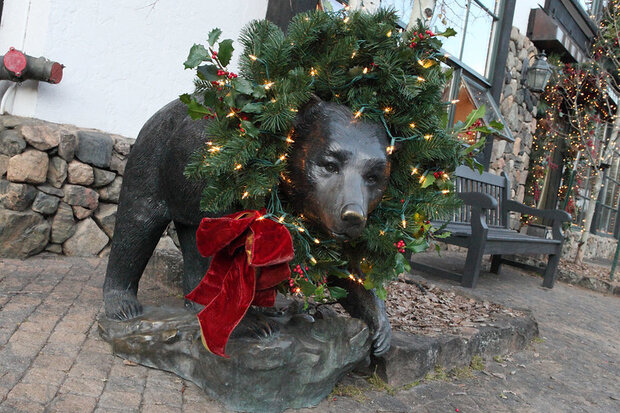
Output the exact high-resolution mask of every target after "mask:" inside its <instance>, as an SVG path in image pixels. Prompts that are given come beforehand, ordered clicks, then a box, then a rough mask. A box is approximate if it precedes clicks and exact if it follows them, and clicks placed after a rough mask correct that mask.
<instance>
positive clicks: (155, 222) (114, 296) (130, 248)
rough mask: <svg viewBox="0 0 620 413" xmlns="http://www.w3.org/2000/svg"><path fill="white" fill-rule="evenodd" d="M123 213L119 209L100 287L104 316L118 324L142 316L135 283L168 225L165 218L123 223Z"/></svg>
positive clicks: (138, 280) (151, 217) (125, 220)
mask: <svg viewBox="0 0 620 413" xmlns="http://www.w3.org/2000/svg"><path fill="white" fill-rule="evenodd" d="M123 212H127V211H121V210H120V209H119V215H118V217H117V223H116V231H115V233H114V239H113V241H112V250H111V251H110V258H109V261H108V268H107V271H106V277H105V282H104V284H103V301H104V307H105V314H106V316H107V317H108V318H111V319H117V320H128V319H131V318H135V317H137V316H139V315H140V314H142V305H141V304H140V302H139V301H138V283H139V282H140V278H141V277H142V273H143V271H144V268H145V267H146V264H147V263H148V262H149V259H150V258H151V255H152V254H153V250H154V249H155V247H156V246H157V243H158V242H159V238H160V237H161V234H162V233H163V232H164V230H165V229H166V226H167V225H168V222H169V220H168V219H166V218H163V217H153V216H150V217H148V218H147V219H135V218H134V219H129V217H125V218H127V219H123V218H124V217H123V215H122V213H123Z"/></svg>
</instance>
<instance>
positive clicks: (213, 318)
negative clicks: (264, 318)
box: [198, 253, 256, 358]
mask: <svg viewBox="0 0 620 413" xmlns="http://www.w3.org/2000/svg"><path fill="white" fill-rule="evenodd" d="M255 288H256V276H255V273H254V269H253V268H251V267H249V265H248V263H247V259H246V257H245V254H243V253H241V254H237V255H236V256H235V257H234V259H233V261H232V263H231V266H230V268H229V270H228V271H227V273H226V275H225V276H224V279H223V282H222V285H221V289H220V291H219V294H217V295H216V296H215V297H214V298H213V299H212V300H211V302H209V303H208V304H207V306H206V307H205V308H204V309H203V310H202V311H201V312H200V313H198V322H199V323H200V329H201V333H202V339H203V344H205V347H206V348H207V350H209V351H210V352H212V353H213V354H216V355H218V356H222V357H225V358H229V356H228V355H227V354H226V353H225V348H226V343H227V342H228V338H229V337H230V334H231V333H232V331H233V330H234V329H235V327H237V325H238V324H239V322H241V320H242V319H243V317H244V316H245V314H246V313H247V311H248V308H250V304H251V303H252V301H253V300H254V294H255Z"/></svg>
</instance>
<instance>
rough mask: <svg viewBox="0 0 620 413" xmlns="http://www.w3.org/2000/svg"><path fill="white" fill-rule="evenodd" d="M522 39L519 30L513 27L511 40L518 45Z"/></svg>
mask: <svg viewBox="0 0 620 413" xmlns="http://www.w3.org/2000/svg"><path fill="white" fill-rule="evenodd" d="M520 37H522V36H521V33H519V29H517V28H516V27H514V26H513V27H512V29H511V30H510V40H511V41H512V42H514V43H516V42H517V41H518V40H519V38H520Z"/></svg>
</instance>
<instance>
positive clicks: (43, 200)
mask: <svg viewBox="0 0 620 413" xmlns="http://www.w3.org/2000/svg"><path fill="white" fill-rule="evenodd" d="M59 203H60V198H57V197H55V196H52V195H48V194H46V193H45V192H41V191H39V193H38V194H37V197H36V198H35V199H34V202H33V204H32V210H33V211H35V212H39V213H41V214H43V215H52V214H53V213H54V212H56V210H57V209H58V204H59Z"/></svg>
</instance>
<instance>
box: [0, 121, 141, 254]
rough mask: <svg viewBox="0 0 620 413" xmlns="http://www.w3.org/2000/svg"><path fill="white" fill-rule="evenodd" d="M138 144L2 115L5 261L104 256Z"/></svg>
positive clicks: (0, 244)
mask: <svg viewBox="0 0 620 413" xmlns="http://www.w3.org/2000/svg"><path fill="white" fill-rule="evenodd" d="M133 143H134V139H128V138H125V137H122V136H118V135H111V134H108V133H104V132H100V131H96V130H92V129H80V128H77V127H75V126H71V125H59V124H54V123H49V122H44V121H40V120H36V119H30V118H19V117H14V116H0V257H13V258H25V257H28V256H31V255H35V254H38V253H39V252H42V251H50V252H54V253H58V254H65V255H74V256H96V255H100V254H102V252H103V253H105V251H104V250H106V247H107V246H108V244H109V242H110V238H111V237H112V233H113V230H114V223H115V218H116V209H117V204H118V199H119V195H120V189H121V184H122V182H123V173H124V170H125V164H126V162H127V155H128V154H129V151H130V150H131V146H132V145H133Z"/></svg>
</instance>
